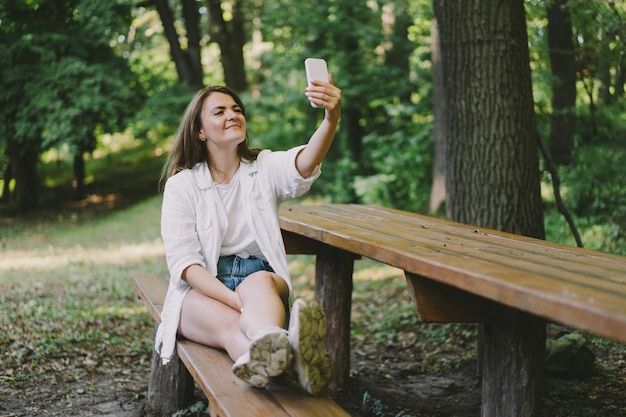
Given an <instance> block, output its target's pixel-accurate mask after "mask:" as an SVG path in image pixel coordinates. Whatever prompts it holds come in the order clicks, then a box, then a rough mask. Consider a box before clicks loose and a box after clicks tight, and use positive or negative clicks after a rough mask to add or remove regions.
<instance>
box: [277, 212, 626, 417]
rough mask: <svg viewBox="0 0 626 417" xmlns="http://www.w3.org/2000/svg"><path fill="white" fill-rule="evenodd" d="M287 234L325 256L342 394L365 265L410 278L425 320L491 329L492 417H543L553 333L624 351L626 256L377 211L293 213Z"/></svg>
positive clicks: (486, 380) (487, 345) (321, 272)
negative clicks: (360, 269) (356, 290)
mask: <svg viewBox="0 0 626 417" xmlns="http://www.w3.org/2000/svg"><path fill="white" fill-rule="evenodd" d="M280 225H281V228H282V230H283V237H284V240H285V247H286V249H287V252H288V253H292V254H295V253H308V254H315V255H316V276H315V286H316V297H317V298H318V301H320V303H321V304H322V306H323V308H324V309H325V311H326V314H327V320H328V327H329V328H328V336H327V341H326V342H327V345H328V347H329V348H330V350H331V352H332V354H333V359H334V361H335V366H336V373H335V376H334V380H333V386H334V387H336V388H338V387H340V386H341V385H343V383H344V382H345V381H346V379H347V377H348V372H349V367H350V309H351V293H352V273H353V267H354V266H353V264H354V260H355V259H358V258H359V257H367V258H371V259H373V260H376V261H379V262H381V263H384V264H387V265H391V266H393V267H396V268H399V269H401V270H403V271H404V272H405V275H406V279H407V284H408V289H409V291H410V293H411V295H412V297H413V300H414V303H415V306H416V309H417V312H418V314H419V315H420V317H421V318H422V320H424V321H430V322H476V323H483V324H484V326H483V331H482V333H483V346H482V380H483V381H482V392H483V407H482V410H483V411H482V414H483V416H504V415H516V416H534V415H536V414H537V410H538V407H539V405H538V400H537V399H538V388H539V386H540V383H541V379H542V374H543V361H544V354H545V323H546V322H555V323H561V324H564V325H567V326H571V327H574V328H577V329H581V330H585V331H588V332H591V333H594V334H596V335H599V336H603V337H607V338H611V339H614V340H616V341H618V342H621V343H626V257H623V256H616V255H610V254H606V253H602V252H597V251H592V250H586V249H581V248H577V247H571V246H566V245H560V244H555V243H550V242H547V241H543V240H539V239H533V238H528V237H523V236H518V235H513V234H510V233H504V232H499V231H495V230H488V229H484V228H479V227H475V226H470V225H464V224H459V223H454V222H451V221H447V220H442V219H439V218H435V217H429V216H422V215H418V214H414V213H408V212H404V211H399V210H394V209H390V208H383V207H377V206H365V205H350V204H323V205H284V206H283V207H282V208H281V210H280Z"/></svg>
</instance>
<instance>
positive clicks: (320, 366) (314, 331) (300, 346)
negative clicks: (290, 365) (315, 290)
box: [289, 299, 333, 395]
mask: <svg viewBox="0 0 626 417" xmlns="http://www.w3.org/2000/svg"><path fill="white" fill-rule="evenodd" d="M325 335H326V317H325V316H324V311H323V310H322V308H321V307H320V305H319V304H318V303H316V302H315V301H305V300H303V299H298V300H296V301H295V302H294V305H293V308H292V322H291V323H290V325H289V336H290V338H291V342H292V344H293V356H294V370H295V371H296V373H297V375H298V381H299V382H300V385H301V386H302V388H304V389H305V390H306V391H307V392H309V393H310V394H313V395H317V394H319V393H320V392H321V391H322V390H323V389H324V388H325V387H326V386H327V385H328V383H329V382H330V380H331V378H332V374H333V363H332V360H331V359H330V356H329V355H328V353H327V352H326V349H325V347H324V336H325Z"/></svg>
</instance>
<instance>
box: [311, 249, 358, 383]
mask: <svg viewBox="0 0 626 417" xmlns="http://www.w3.org/2000/svg"><path fill="white" fill-rule="evenodd" d="M355 258H356V256H355V255H354V254H352V253H350V252H346V251H343V250H341V249H337V248H333V247H331V246H324V247H323V248H321V250H320V251H319V252H318V253H317V258H316V262H315V297H316V299H317V301H318V302H319V303H320V305H321V306H322V308H323V309H324V312H325V313H326V322H327V329H328V332H327V334H326V341H325V342H326V348H327V349H328V351H329V353H330V356H331V358H332V360H333V363H334V366H335V372H334V374H333V380H332V382H331V383H330V385H329V389H330V390H331V391H333V390H337V389H339V388H341V387H342V386H343V385H344V383H345V381H346V380H347V379H348V377H349V375H350V311H351V309H352V272H353V271H354V260H355Z"/></svg>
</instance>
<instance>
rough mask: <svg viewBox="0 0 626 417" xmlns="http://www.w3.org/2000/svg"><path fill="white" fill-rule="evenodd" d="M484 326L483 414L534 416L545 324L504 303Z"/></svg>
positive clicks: (489, 416)
mask: <svg viewBox="0 0 626 417" xmlns="http://www.w3.org/2000/svg"><path fill="white" fill-rule="evenodd" d="M497 310H498V311H497V314H495V315H494V316H492V317H491V320H490V321H489V322H487V323H485V324H484V325H483V329H482V340H481V342H480V343H479V345H480V346H481V348H480V355H481V359H482V413H481V415H482V417H502V416H518V417H537V416H539V411H540V404H539V400H540V395H539V394H540V389H541V383H542V380H543V365H544V357H545V349H546V324H545V321H544V320H543V319H541V318H538V317H536V316H533V315H530V314H527V313H524V312H521V311H519V310H515V309H512V308H509V307H505V306H499V308H498V309H497Z"/></svg>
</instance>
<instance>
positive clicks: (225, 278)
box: [217, 255, 274, 291]
mask: <svg viewBox="0 0 626 417" xmlns="http://www.w3.org/2000/svg"><path fill="white" fill-rule="evenodd" d="M257 271H269V272H274V270H273V269H272V267H271V266H270V264H269V262H267V261H265V260H263V259H258V258H255V257H253V256H251V257H249V258H241V257H239V256H237V255H232V256H220V259H219V260H218V261H217V279H219V280H220V281H222V283H223V284H224V285H226V286H227V287H228V288H230V289H231V290H232V291H234V290H235V288H237V286H239V284H241V283H242V282H243V280H244V279H246V277H247V276H248V275H250V274H254V273H255V272H257Z"/></svg>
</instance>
